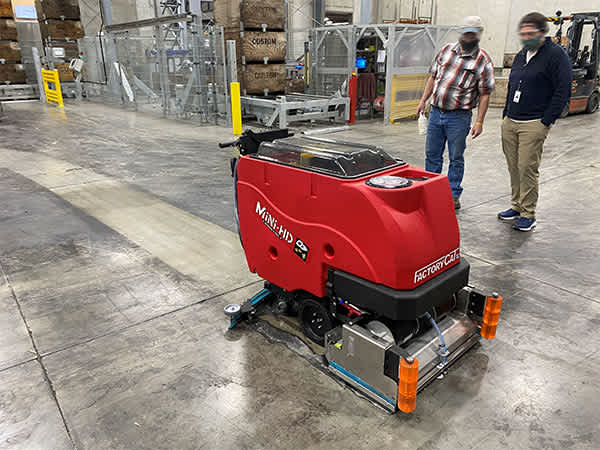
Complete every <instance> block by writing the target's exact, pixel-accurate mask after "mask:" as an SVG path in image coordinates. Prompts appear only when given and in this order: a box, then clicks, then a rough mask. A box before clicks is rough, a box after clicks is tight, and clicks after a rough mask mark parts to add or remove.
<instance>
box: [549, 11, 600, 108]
mask: <svg viewBox="0 0 600 450" xmlns="http://www.w3.org/2000/svg"><path fill="white" fill-rule="evenodd" d="M547 20H548V21H549V22H552V23H554V25H556V26H558V30H557V31H556V34H555V35H554V40H555V41H556V43H557V44H559V45H561V46H562V47H563V48H564V49H565V51H566V52H567V54H568V55H569V59H570V60H571V65H572V67H573V86H572V89H571V100H570V101H569V104H568V105H567V106H565V110H564V111H563V113H562V115H561V117H566V116H567V115H568V114H572V113H578V112H584V111H585V112H587V113H593V112H595V111H597V110H598V107H599V105H600V89H599V88H600V76H599V70H600V12H582V13H573V14H571V15H570V16H563V15H562V13H561V12H560V11H557V12H556V16H554V17H547ZM565 22H569V28H568V29H567V33H566V36H563V30H562V27H563V25H564V24H565ZM589 31H591V36H590V37H591V39H589V38H588V36H587V35H586V33H588V32H589Z"/></svg>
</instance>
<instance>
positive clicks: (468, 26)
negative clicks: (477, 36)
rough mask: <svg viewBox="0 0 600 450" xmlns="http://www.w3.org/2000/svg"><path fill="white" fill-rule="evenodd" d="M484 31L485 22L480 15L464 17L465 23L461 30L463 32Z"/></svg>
mask: <svg viewBox="0 0 600 450" xmlns="http://www.w3.org/2000/svg"><path fill="white" fill-rule="evenodd" d="M482 31H483V23H482V22H481V17H479V16H467V17H465V18H464V19H463V25H462V28H461V30H460V32H461V33H462V34H465V33H481V32H482Z"/></svg>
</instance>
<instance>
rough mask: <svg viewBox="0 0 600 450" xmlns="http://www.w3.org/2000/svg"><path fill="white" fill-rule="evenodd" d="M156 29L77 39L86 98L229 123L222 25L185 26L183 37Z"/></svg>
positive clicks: (206, 120) (218, 122) (176, 115)
mask: <svg viewBox="0 0 600 450" xmlns="http://www.w3.org/2000/svg"><path fill="white" fill-rule="evenodd" d="M159 30H160V31H159V32H157V29H156V28H142V29H137V30H131V31H126V32H121V33H113V34H110V35H107V36H102V35H101V36H98V37H85V38H83V39H80V40H79V47H80V51H81V54H82V57H83V59H84V62H85V68H84V71H85V72H84V76H83V83H84V86H85V92H86V93H87V94H88V97H90V98H92V99H96V100H100V101H103V102H106V103H121V104H123V105H125V106H127V107H129V108H132V109H134V110H136V111H143V112H155V113H161V114H162V115H164V116H166V117H169V118H177V119H189V120H194V121H197V122H199V123H217V124H221V123H222V124H225V123H227V122H228V121H229V117H228V112H227V111H228V108H227V105H228V100H229V99H228V93H227V80H226V58H225V48H224V41H223V29H222V28H221V27H216V26H201V25H196V24H188V25H187V26H186V39H185V40H175V39H170V38H169V35H168V33H164V32H163V30H162V29H159Z"/></svg>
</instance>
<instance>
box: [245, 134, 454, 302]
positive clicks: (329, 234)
mask: <svg viewBox="0 0 600 450" xmlns="http://www.w3.org/2000/svg"><path fill="white" fill-rule="evenodd" d="M262 145H263V146H264V145H265V144H262ZM308 159H309V160H310V155H309V158H308ZM307 166H310V164H308V165H305V167H299V166H297V165H296V163H294V162H291V163H289V164H285V163H281V161H274V160H272V159H269V158H261V155H260V152H259V154H256V155H246V156H243V157H242V158H240V160H239V162H238V164H237V184H236V186H237V188H236V191H237V192H236V193H237V208H238V209H237V210H238V216H239V224H240V234H241V240H242V244H243V246H244V250H245V253H246V259H247V262H248V267H249V269H250V271H252V272H255V273H257V274H258V275H260V276H261V277H262V278H264V279H265V280H267V281H269V282H271V283H274V284H276V285H277V286H279V287H281V288H283V289H285V290H288V291H291V292H293V291H298V290H301V291H306V292H309V293H311V294H313V295H314V296H316V297H325V296H326V295H327V293H328V291H327V287H328V286H327V284H328V277H329V274H330V271H331V269H334V270H339V271H343V272H345V273H347V274H351V275H353V276H355V277H359V278H360V279H363V280H367V281H369V282H372V283H375V284H377V285H383V286H386V287H388V288H391V289H393V290H399V291H411V290H414V289H416V288H417V287H419V286H421V285H423V284H425V283H427V282H428V281H430V280H432V279H433V278H435V277H437V276H438V275H440V274H442V273H444V272H445V271H447V270H449V269H450V268H452V267H453V266H455V265H457V264H459V263H460V251H459V245H460V237H459V228H458V224H457V220H456V215H455V212H454V209H453V204H452V196H451V191H450V186H449V183H448V180H447V178H446V177H445V176H443V175H437V174H432V173H428V172H426V171H424V170H422V169H419V168H416V167H412V166H410V165H408V164H404V163H400V162H397V163H396V164H393V165H391V166H390V167H384V168H382V169H380V170H375V171H371V172H370V173H367V174H363V175H360V176H355V177H346V178H343V177H338V176H333V175H329V174H327V173H323V172H319V171H312V170H307ZM381 176H394V177H402V178H403V179H405V180H408V182H409V183H410V185H408V186H406V187H401V188H397V189H386V188H382V187H376V186H374V185H371V184H370V183H369V180H371V179H373V177H381ZM463 285H464V283H463Z"/></svg>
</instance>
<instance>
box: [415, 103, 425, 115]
mask: <svg viewBox="0 0 600 450" xmlns="http://www.w3.org/2000/svg"><path fill="white" fill-rule="evenodd" d="M426 106H427V105H426V102H425V100H421V101H420V102H419V106H417V116H420V115H421V114H422V113H423V112H425V108H426Z"/></svg>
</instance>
